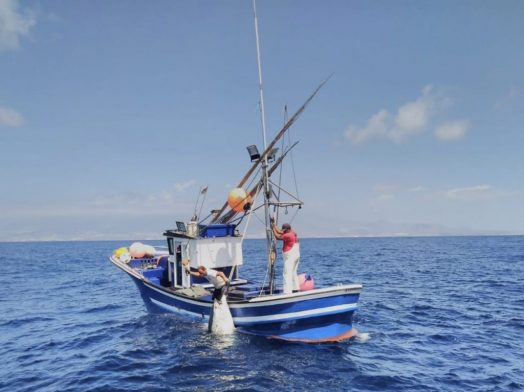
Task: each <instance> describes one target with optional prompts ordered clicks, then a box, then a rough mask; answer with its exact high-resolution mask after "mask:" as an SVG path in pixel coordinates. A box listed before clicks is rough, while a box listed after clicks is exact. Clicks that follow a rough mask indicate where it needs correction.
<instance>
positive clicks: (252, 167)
mask: <svg viewBox="0 0 524 392" xmlns="http://www.w3.org/2000/svg"><path fill="white" fill-rule="evenodd" d="M332 76H333V74H331V75H329V76H328V77H327V78H326V79H325V80H324V81H323V82H322V83H320V84H319V85H318V87H317V88H316V89H315V91H313V93H312V94H311V95H310V96H309V97H308V99H306V101H305V102H304V103H303V104H302V106H301V107H300V108H299V109H298V110H297V111H296V112H295V114H293V116H291V118H290V119H289V120H288V121H287V123H286V125H284V127H283V128H282V129H281V130H280V131H279V132H278V134H277V135H276V136H275V137H274V138H273V140H272V141H271V143H269V145H268V146H267V148H266V149H265V151H264V152H263V153H262V155H261V156H260V159H259V160H258V161H256V162H255V163H253V164H252V165H251V168H250V169H249V170H248V172H247V173H246V175H245V176H244V178H242V180H240V182H239V184H238V186H237V187H238V188H240V187H242V185H244V183H245V182H246V181H247V179H248V178H249V177H250V176H251V174H252V173H253V172H254V171H255V169H256V168H257V167H258V166H259V165H260V161H261V160H264V159H265V158H266V156H267V155H268V154H269V152H270V151H271V150H272V149H273V147H274V146H275V144H276V143H277V142H278V141H279V140H280V138H281V137H282V136H284V134H285V133H286V131H287V130H288V129H289V128H290V127H291V126H292V125H293V124H294V123H295V121H296V120H297V119H298V118H299V117H300V115H301V114H302V113H303V112H304V110H306V107H307V105H308V104H309V103H310V102H311V101H312V100H313V98H315V96H316V95H317V93H318V92H319V91H320V89H321V88H322V87H323V86H324V85H325V84H326V83H327V82H328V80H329V79H331V77H332ZM226 207H227V201H226V202H225V203H224V205H223V206H222V207H221V208H220V210H218V212H217V213H216V214H215V217H214V218H213V220H212V223H215V222H217V221H218V220H219V219H220V217H221V215H222V213H223V212H224V210H225V209H226Z"/></svg>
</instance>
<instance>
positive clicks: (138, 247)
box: [129, 242, 146, 259]
mask: <svg viewBox="0 0 524 392" xmlns="http://www.w3.org/2000/svg"><path fill="white" fill-rule="evenodd" d="M129 254H130V255H131V257H133V258H135V259H141V258H142V257H144V256H145V254H146V250H145V247H144V244H142V243H141V242H133V243H132V244H131V246H130V247H129Z"/></svg>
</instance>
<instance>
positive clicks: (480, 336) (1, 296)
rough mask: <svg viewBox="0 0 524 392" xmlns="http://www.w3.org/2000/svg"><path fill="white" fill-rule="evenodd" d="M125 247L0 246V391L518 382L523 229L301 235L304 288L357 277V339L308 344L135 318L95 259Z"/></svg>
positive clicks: (512, 387)
mask: <svg viewBox="0 0 524 392" xmlns="http://www.w3.org/2000/svg"><path fill="white" fill-rule="evenodd" d="M130 243H131V241H127V242H126V241H123V242H41V243H0V260H1V263H0V265H2V266H3V268H2V273H1V274H0V314H1V315H0V359H1V365H0V390H2V391H169V390H174V391H192V390H205V391H226V390H234V391H268V390H271V391H282V390H286V391H287V390H290V391H293V390H295V391H305V390H306V391H339V390H343V391H522V390H524V237H522V236H508V237H504V236H497V237H433V238H337V239H303V240H302V246H301V249H302V259H301V264H300V270H301V271H302V272H309V273H310V274H312V275H313V277H314V279H315V283H316V286H317V287H320V286H325V285H330V284H334V283H346V282H351V281H352V282H362V283H363V285H364V291H363V292H362V295H361V297H360V308H359V310H358V312H357V315H356V317H355V326H356V327H357V329H358V330H359V332H360V333H359V335H358V336H357V338H355V339H354V340H353V341H351V342H345V343H338V344H331V343H330V344H314V345H308V344H296V343H283V342H278V341H267V340H265V339H264V338H260V337H252V336H246V335H242V334H238V333H237V334H234V335H232V336H216V335H211V334H209V333H208V332H207V329H206V326H205V325H203V324H201V323H197V322H195V321H188V320H185V319H183V318H180V317H179V316H176V315H153V314H148V313H147V312H146V309H145V306H144V304H143V303H142V300H141V299H140V297H139V295H138V290H137V288H136V287H135V285H134V284H133V282H132V281H131V279H130V278H129V277H128V276H126V275H125V274H124V273H123V272H122V271H120V270H118V269H117V268H115V267H114V266H113V265H112V264H111V263H110V262H109V261H108V256H109V255H110V254H111V253H112V251H113V250H114V249H115V248H117V247H119V246H121V245H129V244H130ZM149 243H152V244H156V245H163V243H162V242H160V241H158V242H156V241H151V242H149ZM263 245H264V243H263V241H259V240H247V241H246V242H245V251H244V259H245V264H246V265H245V266H244V267H243V268H242V269H241V274H243V275H244V276H247V275H250V276H255V277H258V278H263V275H264V266H265V262H264V257H263V255H262V253H263Z"/></svg>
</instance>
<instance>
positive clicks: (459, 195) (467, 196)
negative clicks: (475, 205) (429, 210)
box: [446, 185, 492, 200]
mask: <svg viewBox="0 0 524 392" xmlns="http://www.w3.org/2000/svg"><path fill="white" fill-rule="evenodd" d="M491 190H492V188H491V185H477V186H471V187H464V188H454V189H449V190H448V191H446V197H448V198H449V199H458V200H474V199H478V198H480V197H483V196H486V195H487V194H488V193H489V192H490V191H491Z"/></svg>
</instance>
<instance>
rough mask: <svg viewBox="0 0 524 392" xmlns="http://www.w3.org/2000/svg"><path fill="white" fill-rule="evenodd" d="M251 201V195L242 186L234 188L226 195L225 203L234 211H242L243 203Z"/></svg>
mask: <svg viewBox="0 0 524 392" xmlns="http://www.w3.org/2000/svg"><path fill="white" fill-rule="evenodd" d="M246 203H251V196H249V195H248V193H247V192H246V191H245V190H244V189H243V188H235V189H233V190H231V192H229V195H228V196H227V205H228V206H229V207H230V208H231V209H232V210H233V211H235V212H242V211H244V205H245V204H246Z"/></svg>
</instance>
